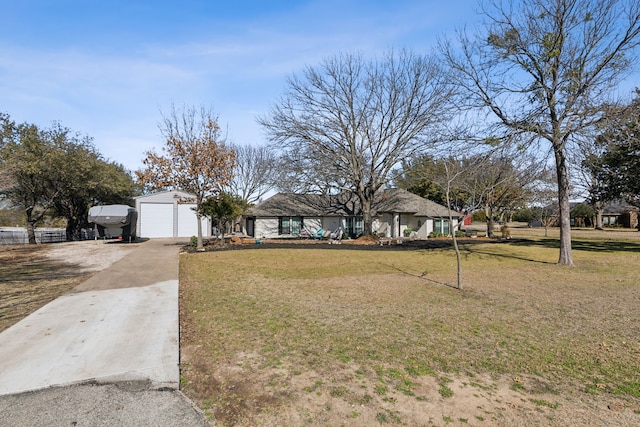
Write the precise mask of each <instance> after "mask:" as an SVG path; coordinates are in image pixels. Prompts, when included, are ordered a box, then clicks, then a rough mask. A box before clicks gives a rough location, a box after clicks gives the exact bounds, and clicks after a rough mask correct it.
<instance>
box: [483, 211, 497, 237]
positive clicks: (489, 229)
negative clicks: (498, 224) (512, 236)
mask: <svg viewBox="0 0 640 427" xmlns="http://www.w3.org/2000/svg"><path fill="white" fill-rule="evenodd" d="M484 216H485V217H486V220H487V234H486V236H487V237H488V238H490V239H493V238H494V237H495V235H494V233H493V225H494V223H493V209H491V208H490V207H489V206H488V205H487V206H485V207H484Z"/></svg>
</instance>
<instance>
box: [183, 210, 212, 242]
mask: <svg viewBox="0 0 640 427" xmlns="http://www.w3.org/2000/svg"><path fill="white" fill-rule="evenodd" d="M195 207H196V205H195V204H182V205H178V237H191V236H197V235H198V219H197V218H196V212H195V211H194V210H193V208H195ZM206 224H207V222H206V219H205V218H202V235H203V236H206V235H207V227H206Z"/></svg>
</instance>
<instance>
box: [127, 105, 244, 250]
mask: <svg viewBox="0 0 640 427" xmlns="http://www.w3.org/2000/svg"><path fill="white" fill-rule="evenodd" d="M159 128H160V131H161V132H162V135H163V136H164V137H165V138H166V142H165V145H164V146H163V147H162V151H163V154H156V153H155V152H154V151H148V152H147V153H146V158H145V159H144V161H143V162H144V165H145V168H144V169H143V170H140V171H136V175H137V177H138V179H139V181H140V183H141V184H142V185H144V186H145V187H146V188H147V189H150V190H159V189H174V190H182V191H185V192H187V193H189V194H192V195H193V199H189V200H183V201H184V202H191V203H195V204H196V211H195V212H196V218H197V221H198V236H197V238H198V243H197V249H198V250H202V249H203V243H202V222H201V218H202V207H203V203H204V201H205V200H206V199H207V198H208V197H212V196H215V195H217V194H219V193H220V192H221V190H222V189H223V188H224V186H226V185H228V184H229V180H230V179H231V178H232V176H233V167H234V166H235V153H234V152H233V150H232V149H230V148H228V147H227V146H226V143H225V139H224V138H223V136H222V132H221V130H220V126H219V125H218V116H216V115H214V114H213V111H212V110H211V109H209V108H205V107H203V106H201V107H199V108H196V107H190V106H183V107H182V108H181V109H177V108H176V107H175V106H172V107H171V110H170V111H169V113H168V114H166V115H164V114H163V117H162V121H161V122H160V125H159Z"/></svg>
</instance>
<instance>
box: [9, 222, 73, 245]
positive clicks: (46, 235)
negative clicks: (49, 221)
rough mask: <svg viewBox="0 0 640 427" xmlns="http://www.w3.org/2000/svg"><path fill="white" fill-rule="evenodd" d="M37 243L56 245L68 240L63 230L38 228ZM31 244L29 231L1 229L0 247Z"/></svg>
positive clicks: (14, 228)
mask: <svg viewBox="0 0 640 427" xmlns="http://www.w3.org/2000/svg"><path fill="white" fill-rule="evenodd" d="M35 234H36V242H37V243H55V242H64V241H65V240H67V236H66V233H65V230H64V229H62V228H38V229H36V230H35ZM28 243H29V237H28V236H27V230H26V229H24V228H19V227H0V246H6V245H26V244H28Z"/></svg>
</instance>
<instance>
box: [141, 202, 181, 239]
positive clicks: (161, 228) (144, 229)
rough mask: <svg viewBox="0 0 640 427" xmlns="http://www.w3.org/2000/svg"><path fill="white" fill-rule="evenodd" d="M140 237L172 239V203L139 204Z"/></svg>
mask: <svg viewBox="0 0 640 427" xmlns="http://www.w3.org/2000/svg"><path fill="white" fill-rule="evenodd" d="M140 237H173V204H172V203H140Z"/></svg>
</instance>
